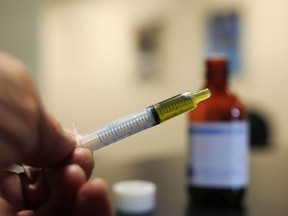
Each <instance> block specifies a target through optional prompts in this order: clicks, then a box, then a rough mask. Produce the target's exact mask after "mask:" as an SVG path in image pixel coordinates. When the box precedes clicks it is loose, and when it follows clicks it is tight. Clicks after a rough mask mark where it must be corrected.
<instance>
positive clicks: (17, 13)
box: [0, 0, 39, 80]
mask: <svg viewBox="0 0 288 216" xmlns="http://www.w3.org/2000/svg"><path fill="white" fill-rule="evenodd" d="M38 12H39V2H38V1H34V0H26V1H18V0H0V50H1V51H2V52H8V53H10V54H12V55H14V56H17V57H18V58H20V59H21V60H22V61H23V62H24V63H25V64H26V65H27V67H28V68H29V71H30V72H31V74H32V76H33V78H34V79H35V80H36V77H37V66H38V65H37V63H38V58H37V57H38V53H37V51H38V49H37V42H38V41H37V38H38V37H37V36H38V35H37V31H38V30H37V29H38V23H37V21H38Z"/></svg>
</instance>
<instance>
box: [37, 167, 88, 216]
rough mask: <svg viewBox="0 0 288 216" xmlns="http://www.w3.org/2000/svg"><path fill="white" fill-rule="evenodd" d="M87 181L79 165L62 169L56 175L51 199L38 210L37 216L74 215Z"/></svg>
mask: <svg viewBox="0 0 288 216" xmlns="http://www.w3.org/2000/svg"><path fill="white" fill-rule="evenodd" d="M85 180H86V176H85V173H84V171H83V170H82V169H81V167H80V166H78V165H75V164H73V165H68V166H65V167H64V168H63V169H60V170H59V171H58V173H57V174H56V175H55V180H54V184H53V187H52V188H51V197H50V199H49V200H48V202H47V203H46V204H45V205H44V206H43V207H41V208H40V209H39V210H37V215H39V216H44V215H45V216H53V215H73V214H72V213H73V212H74V206H75V200H76V196H77V192H78V190H79V188H80V187H81V186H82V185H83V184H84V183H85Z"/></svg>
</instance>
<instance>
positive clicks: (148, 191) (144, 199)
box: [112, 180, 156, 214]
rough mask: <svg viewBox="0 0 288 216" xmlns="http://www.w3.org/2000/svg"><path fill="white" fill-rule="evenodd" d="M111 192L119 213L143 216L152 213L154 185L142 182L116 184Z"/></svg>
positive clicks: (154, 193)
mask: <svg viewBox="0 0 288 216" xmlns="http://www.w3.org/2000/svg"><path fill="white" fill-rule="evenodd" d="M112 190H113V192H114V196H115V202H116V203H115V204H116V209H117V210H118V211H119V212H124V213H132V214H135V213H136V214H143V213H148V212H152V211H153V210H154V208H155V202H156V185H155V184H154V183H153V182H149V181H142V180H128V181H121V182H117V183H115V184H114V185H113V187H112Z"/></svg>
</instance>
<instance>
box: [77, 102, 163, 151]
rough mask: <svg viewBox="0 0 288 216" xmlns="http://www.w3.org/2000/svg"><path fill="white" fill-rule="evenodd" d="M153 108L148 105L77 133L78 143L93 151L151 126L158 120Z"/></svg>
mask: <svg viewBox="0 0 288 216" xmlns="http://www.w3.org/2000/svg"><path fill="white" fill-rule="evenodd" d="M154 115H155V110H154V108H153V107H148V108H146V109H143V110H141V111H139V112H136V113H133V114H130V115H128V116H126V117H124V118H121V119H119V120H116V121H113V122H111V123H109V124H107V125H105V126H104V127H102V128H100V129H98V130H95V131H92V132H89V133H87V134H84V135H78V137H77V141H78V145H79V146H81V147H84V148H88V149H90V150H91V151H95V150H97V149H99V148H102V147H104V146H107V145H109V144H111V143H113V142H116V141H119V140H121V139H124V138H126V137H128V136H131V135H133V134H135V133H138V132H140V131H142V130H145V129H147V128H150V127H153V126H154V125H156V124H157V123H159V121H158V120H157V119H155V116H154Z"/></svg>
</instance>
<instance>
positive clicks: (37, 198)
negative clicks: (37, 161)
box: [19, 170, 50, 210]
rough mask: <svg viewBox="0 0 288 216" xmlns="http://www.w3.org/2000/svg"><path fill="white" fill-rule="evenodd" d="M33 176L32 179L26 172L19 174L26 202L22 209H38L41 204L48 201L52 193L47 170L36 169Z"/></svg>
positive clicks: (24, 201)
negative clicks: (46, 173)
mask: <svg viewBox="0 0 288 216" xmlns="http://www.w3.org/2000/svg"><path fill="white" fill-rule="evenodd" d="M32 176H33V178H32V179H28V178H27V176H26V175H25V173H20V174H19V178H20V180H21V188H22V197H23V204H24V208H22V209H33V210H35V209H38V208H39V206H42V205H43V204H44V203H45V202H47V200H48V197H49V195H50V187H49V185H48V183H47V180H46V176H45V170H35V171H33V173H32ZM22 209H21V210H22Z"/></svg>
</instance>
